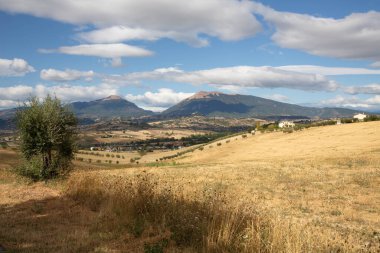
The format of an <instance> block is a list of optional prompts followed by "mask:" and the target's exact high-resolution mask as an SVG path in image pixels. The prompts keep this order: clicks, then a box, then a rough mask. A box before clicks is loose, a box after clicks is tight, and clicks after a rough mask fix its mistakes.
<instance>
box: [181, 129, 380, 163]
mask: <svg viewBox="0 0 380 253" xmlns="http://www.w3.org/2000/svg"><path fill="white" fill-rule="evenodd" d="M379 127H380V122H365V123H355V124H343V125H333V126H325V127H315V128H310V129H306V130H303V131H299V132H294V133H291V134H285V133H283V132H274V133H269V134H268V133H266V134H260V133H257V134H256V135H250V134H249V135H247V136H248V137H247V138H242V137H241V136H237V137H232V138H230V139H229V140H230V142H229V143H226V140H223V141H220V142H221V143H222V145H221V146H217V145H216V143H213V144H209V145H207V146H206V147H205V149H204V150H203V151H199V150H197V151H195V152H194V153H192V155H189V156H187V157H184V158H183V159H180V160H181V162H186V163H210V162H212V163H222V164H224V163H229V162H231V163H232V162H233V163H236V162H244V161H273V160H304V159H312V160H315V159H328V158H330V157H335V158H344V157H358V156H362V155H365V154H367V153H371V152H379V151H380V144H379V143H378V140H379V139H380V131H378V130H377V129H378V128H379ZM210 146H212V147H211V148H210Z"/></svg>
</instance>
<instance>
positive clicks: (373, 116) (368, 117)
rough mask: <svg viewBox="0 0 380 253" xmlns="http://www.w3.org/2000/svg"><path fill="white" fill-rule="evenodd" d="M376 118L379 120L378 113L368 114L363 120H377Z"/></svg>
mask: <svg viewBox="0 0 380 253" xmlns="http://www.w3.org/2000/svg"><path fill="white" fill-rule="evenodd" d="M377 120H380V116H378V115H368V116H367V117H365V118H364V121H365V122H368V121H377Z"/></svg>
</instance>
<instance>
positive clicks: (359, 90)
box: [345, 83, 380, 94]
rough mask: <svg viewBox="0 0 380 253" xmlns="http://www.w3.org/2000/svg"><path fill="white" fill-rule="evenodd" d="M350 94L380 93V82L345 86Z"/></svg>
mask: <svg viewBox="0 0 380 253" xmlns="http://www.w3.org/2000/svg"><path fill="white" fill-rule="evenodd" d="M345 92H347V93H350V94H380V84H377V83H373V84H368V85H365V86H351V87H347V88H345Z"/></svg>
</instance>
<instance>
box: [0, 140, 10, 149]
mask: <svg viewBox="0 0 380 253" xmlns="http://www.w3.org/2000/svg"><path fill="white" fill-rule="evenodd" d="M0 146H1V147H2V148H3V149H7V148H8V143H6V142H5V141H3V142H0Z"/></svg>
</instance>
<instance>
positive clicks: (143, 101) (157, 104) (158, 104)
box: [125, 88, 194, 111]
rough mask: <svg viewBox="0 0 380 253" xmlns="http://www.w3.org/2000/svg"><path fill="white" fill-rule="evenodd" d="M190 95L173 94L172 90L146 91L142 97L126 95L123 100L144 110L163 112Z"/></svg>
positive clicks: (190, 94)
mask: <svg viewBox="0 0 380 253" xmlns="http://www.w3.org/2000/svg"><path fill="white" fill-rule="evenodd" d="M192 95H194V93H185V92H175V91H173V90H172V89H167V88H161V89H159V90H158V92H150V91H148V92H145V93H144V94H142V95H132V94H128V95H126V96H125V99H127V100H129V101H131V102H134V103H136V104H138V105H140V106H141V107H143V108H144V109H149V110H152V111H163V110H165V109H167V108H168V107H170V106H172V105H175V104H177V103H179V102H181V101H182V100H184V99H186V98H188V97H190V96H192Z"/></svg>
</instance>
